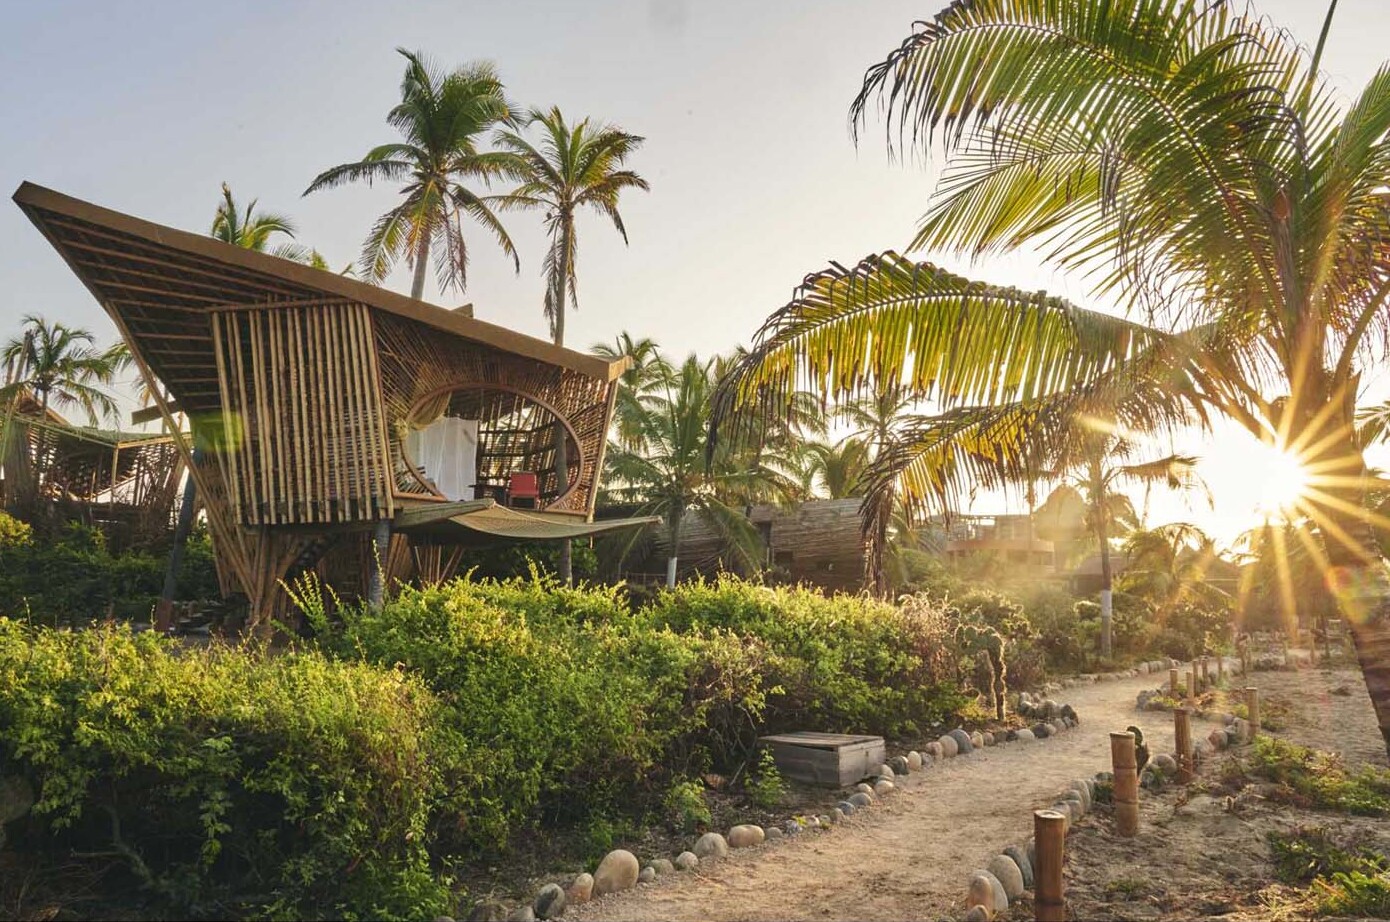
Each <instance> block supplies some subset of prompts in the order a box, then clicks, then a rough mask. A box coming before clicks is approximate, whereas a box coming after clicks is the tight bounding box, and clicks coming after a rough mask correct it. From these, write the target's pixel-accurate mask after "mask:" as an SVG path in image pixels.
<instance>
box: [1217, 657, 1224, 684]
mask: <svg viewBox="0 0 1390 922" xmlns="http://www.w3.org/2000/svg"><path fill="white" fill-rule="evenodd" d="M1225 679H1226V654H1224V653H1223V654H1221V655H1220V656H1218V657H1217V658H1216V681H1217V682H1218V683H1220V682H1223V681H1225Z"/></svg>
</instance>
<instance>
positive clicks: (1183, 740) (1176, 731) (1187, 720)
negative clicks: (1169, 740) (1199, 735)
mask: <svg viewBox="0 0 1390 922" xmlns="http://www.w3.org/2000/svg"><path fill="white" fill-rule="evenodd" d="M1173 740H1174V746H1175V747H1176V749H1177V750H1178V778H1177V780H1178V784H1191V783H1192V778H1193V777H1194V776H1195V775H1196V770H1195V766H1194V765H1193V764H1192V712H1191V711H1189V710H1188V709H1187V708H1177V709H1176V710H1174V711H1173Z"/></svg>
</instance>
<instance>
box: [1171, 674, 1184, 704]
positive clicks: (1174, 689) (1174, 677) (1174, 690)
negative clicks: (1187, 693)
mask: <svg viewBox="0 0 1390 922" xmlns="http://www.w3.org/2000/svg"><path fill="white" fill-rule="evenodd" d="M1168 694H1169V696H1170V697H1172V699H1173V700H1174V701H1181V700H1182V698H1180V697H1179V696H1178V671H1177V670H1176V669H1169V670H1168Z"/></svg>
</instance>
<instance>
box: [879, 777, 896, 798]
mask: <svg viewBox="0 0 1390 922" xmlns="http://www.w3.org/2000/svg"><path fill="white" fill-rule="evenodd" d="M894 787H895V785H894V784H893V782H891V781H889V780H888V779H887V778H883V779H881V780H879V781H875V782H874V796H875V797H887V796H888V795H889V794H892V793H893V789H894Z"/></svg>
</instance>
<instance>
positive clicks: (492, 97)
mask: <svg viewBox="0 0 1390 922" xmlns="http://www.w3.org/2000/svg"><path fill="white" fill-rule="evenodd" d="M396 50H397V51H398V52H399V53H400V54H401V55H402V56H403V57H404V58H405V60H406V67H405V76H404V77H403V78H402V80H401V101H400V103H399V104H397V105H396V106H395V108H393V109H392V110H391V112H390V113H389V114H388V115H387V116H386V121H387V123H388V124H390V125H391V127H393V128H395V129H396V130H397V131H399V132H400V133H401V135H402V136H403V138H404V140H403V141H398V142H394V143H391V144H382V145H379V146H377V147H374V148H372V149H371V150H369V151H368V152H367V155H366V156H365V157H363V158H362V159H361V160H358V161H355V162H353V163H344V164H341V165H339V166H335V167H333V168H332V169H330V170H325V171H324V172H322V173H320V174H319V175H318V176H317V177H315V179H314V181H313V182H312V183H310V184H309V188H308V189H306V190H304V194H305V195H308V194H309V193H310V192H317V191H318V190H320V189H332V188H334V187H336V186H341V185H343V184H344V183H349V182H362V181H365V182H366V183H367V184H368V185H371V184H372V183H373V182H375V181H376V180H382V181H385V182H400V183H403V184H404V185H403V186H402V188H401V196H402V200H401V202H400V203H399V204H398V205H396V207H395V208H392V209H391V210H390V211H388V212H386V213H385V214H383V215H382V216H381V217H379V218H377V221H376V223H375V224H374V225H372V229H371V232H370V233H368V235H367V241H366V243H365V244H364V245H363V247H362V257H361V261H360V263H361V272H362V275H363V277H364V278H367V279H370V280H371V281H374V282H380V281H381V280H382V279H384V278H385V277H386V276H387V275H389V274H390V272H391V269H392V268H393V267H394V266H395V265H396V263H397V262H398V261H399V260H400V259H401V257H404V258H405V261H406V264H407V265H409V266H411V267H412V268H413V269H414V276H413V278H412V280H411V284H410V296H411V297H412V298H416V299H417V300H418V299H419V298H421V297H423V296H424V293H425V269H426V267H427V266H428V265H429V261H430V252H431V250H433V252H434V254H435V272H436V276H437V280H438V283H439V287H440V288H441V289H442V290H446V291H447V290H450V289H454V288H457V289H458V290H463V289H464V288H465V287H467V282H468V245H467V242H466V241H465V239H464V236H463V226H462V220H463V216H464V215H467V216H469V217H470V218H472V219H473V220H474V221H476V222H477V223H478V224H480V225H482V227H483V228H485V229H486V230H487V231H488V232H490V233H491V234H492V236H493V237H494V238H495V239H496V240H497V243H498V244H499V245H500V246H501V247H502V251H503V252H504V253H506V254H507V255H508V256H510V257H511V258H512V262H513V263H514V264H515V266H516V268H517V270H518V271H520V269H521V262H520V260H519V259H518V257H517V254H516V247H514V246H513V245H512V238H511V237H510V236H509V235H508V234H507V231H506V229H505V228H504V227H503V226H502V222H501V221H500V220H499V219H498V217H497V214H496V212H494V211H493V208H492V205H493V202H492V199H491V197H490V196H487V195H482V194H479V193H478V192H476V191H474V190H473V189H470V188H469V187H468V186H467V185H465V183H471V182H474V181H477V182H482V183H488V182H490V181H492V180H493V179H496V178H497V177H498V176H499V175H500V172H499V171H500V168H501V159H500V156H499V155H498V154H497V153H495V152H486V151H482V150H480V149H479V139H481V138H482V137H483V136H484V135H485V134H486V133H487V132H488V131H490V130H492V129H493V128H494V127H495V126H496V125H497V124H499V123H501V122H507V121H510V120H511V119H512V117H513V112H512V107H511V104H510V103H509V102H508V101H507V97H506V95H505V94H504V93H503V87H502V82H501V80H499V79H498V77H497V73H496V71H495V70H494V69H493V67H492V65H491V64H487V63H473V64H467V65H465V66H463V67H460V68H457V69H456V70H454V71H451V72H450V73H448V74H442V73H440V72H439V71H438V70H437V69H436V68H435V67H434V66H432V65H431V64H430V62H429V61H427V60H426V59H425V58H424V57H423V56H422V55H420V54H419V53H418V52H410V51H406V50H405V49H403V48H398V49H396Z"/></svg>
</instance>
